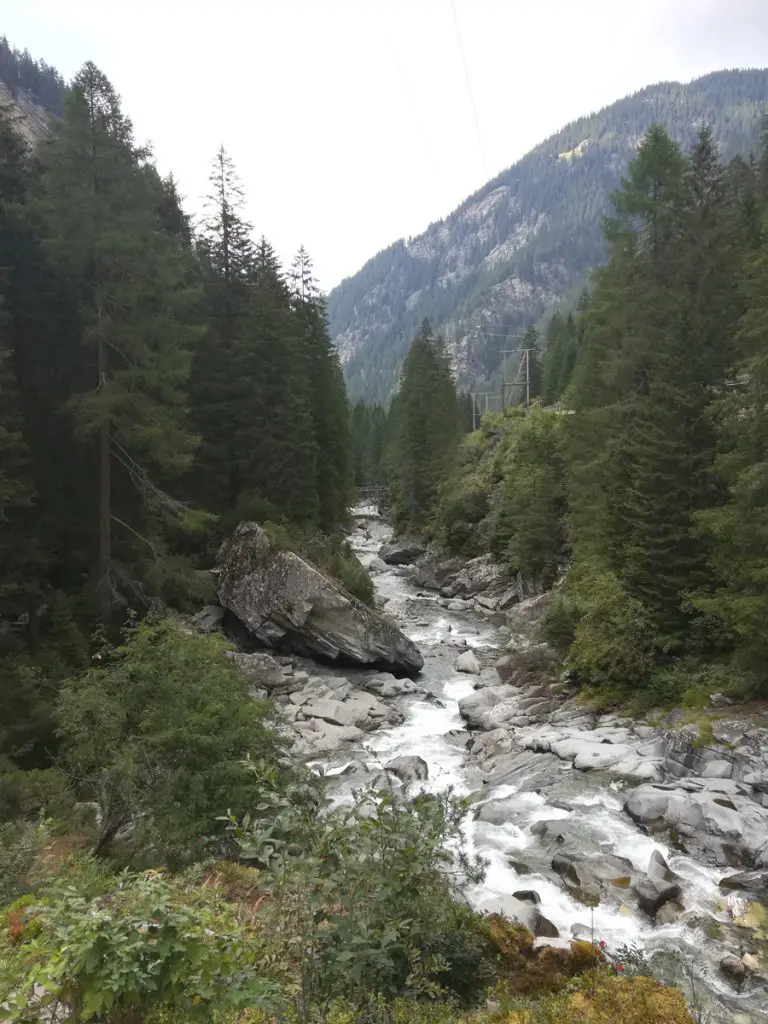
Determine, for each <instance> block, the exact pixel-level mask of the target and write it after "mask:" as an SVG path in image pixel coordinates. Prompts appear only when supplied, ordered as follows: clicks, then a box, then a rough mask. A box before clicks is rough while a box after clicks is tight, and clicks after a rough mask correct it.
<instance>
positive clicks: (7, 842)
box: [0, 822, 47, 959]
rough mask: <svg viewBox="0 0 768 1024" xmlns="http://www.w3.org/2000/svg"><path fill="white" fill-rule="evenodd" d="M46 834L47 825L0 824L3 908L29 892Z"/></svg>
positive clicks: (1, 902) (0, 882)
mask: <svg viewBox="0 0 768 1024" xmlns="http://www.w3.org/2000/svg"><path fill="white" fill-rule="evenodd" d="M46 834H47V832H46V829H45V825H44V824H39V825H32V824H30V823H28V822H24V823H22V824H17V825H12V824H6V825H0V907H3V906H5V905H6V904H8V903H12V902H13V901H14V900H16V899H18V898H19V896H22V895H23V894H24V893H27V892H29V890H30V886H31V883H32V878H31V875H32V873H33V870H34V863H35V859H36V857H37V855H38V853H39V851H40V847H41V845H42V843H43V842H44V840H45V837H46ZM0 959H2V958H1V957H0Z"/></svg>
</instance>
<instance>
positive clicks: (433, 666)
mask: <svg viewBox="0 0 768 1024" xmlns="http://www.w3.org/2000/svg"><path fill="white" fill-rule="evenodd" d="M364 526H365V529H366V530H367V532H368V534H369V535H368V536H365V534H364V533H362V532H361V531H356V532H355V533H354V534H353V536H352V537H351V540H352V543H353V546H354V548H355V550H356V553H357V555H358V557H359V558H360V560H361V561H362V562H363V564H364V565H367V564H368V563H370V561H371V560H372V559H373V558H375V557H376V553H377V551H378V549H379V547H380V545H381V544H382V543H383V542H384V541H385V540H386V539H387V537H388V531H387V530H386V527H385V525H384V524H383V523H380V522H377V521H376V520H373V519H372V520H368V521H366V522H365V524H364ZM374 581H375V586H376V592H377V595H378V596H379V597H380V598H381V599H385V600H386V601H387V604H386V612H387V613H388V614H389V615H391V616H393V617H394V618H395V619H396V620H398V622H399V624H400V625H401V627H402V628H403V630H404V631H405V632H406V633H407V634H408V635H409V636H410V637H411V638H412V639H413V640H414V641H415V642H416V643H417V644H418V645H419V647H420V648H421V650H422V653H423V655H424V670H423V673H422V674H421V676H420V677H419V682H420V684H421V685H422V686H423V687H424V689H425V690H427V691H428V692H429V693H430V695H431V696H433V697H436V698H438V700H439V702H440V703H439V704H438V703H436V702H434V701H426V700H423V699H413V700H412V701H411V702H410V703H409V704H408V706H407V709H406V718H405V721H404V722H403V724H402V725H399V726H395V727H389V728H385V729H381V730H379V731H378V732H376V733H374V734H373V735H372V736H371V737H370V738H369V740H368V741H367V743H366V747H367V749H368V751H369V752H370V762H371V763H372V764H373V763H375V762H381V763H386V762H387V761H388V760H390V759H391V758H393V757H397V756H398V755H401V754H417V755H419V756H420V757H422V758H424V760H425V761H426V762H427V764H428V765H429V779H428V780H427V781H426V782H424V783H421V784H420V785H422V786H423V787H424V788H425V789H427V790H429V791H433V792H435V791H439V790H442V789H445V788H446V787H448V786H452V787H453V788H454V789H455V791H456V792H457V793H459V794H462V795H474V798H475V799H476V800H477V802H478V805H480V804H481V803H482V801H483V798H484V794H479V793H478V791H479V790H480V789H481V779H480V776H479V773H478V771H477V769H475V768H473V765H472V762H471V760H470V759H469V758H468V755H467V751H466V746H465V744H466V740H467V739H468V738H469V734H468V733H466V732H465V731H464V723H463V721H462V719H461V717H460V715H459V710H458V701H459V700H461V698H462V697H466V696H467V695H468V694H470V693H472V692H473V681H474V677H471V676H466V675H462V674H460V673H457V672H456V671H455V670H454V668H453V663H454V661H455V658H456V655H457V650H456V648H457V647H462V648H464V647H465V646H467V645H468V646H471V647H473V648H475V649H477V650H485V651H486V652H493V651H494V650H500V649H501V648H503V647H505V646H506V644H507V642H508V639H509V638H508V635H507V634H505V633H504V632H503V631H502V630H501V628H500V626H499V625H498V624H495V623H493V622H491V621H489V620H488V619H485V618H482V617H481V616H479V615H475V614H473V613H468V612H458V613H454V612H449V611H446V610H445V609H444V608H443V607H442V606H441V604H440V603H439V602H438V599H437V595H434V594H428V593H424V592H421V591H418V590H417V589H416V587H415V586H414V585H413V583H412V581H411V580H410V578H409V573H408V570H403V569H396V568H395V569H389V570H388V571H387V572H382V573H379V574H377V575H376V576H375V577H374ZM541 757H542V758H545V757H546V755H541ZM532 761H533V762H534V766H533V767H532V768H531V774H532V776H534V777H533V778H531V779H528V780H526V776H525V774H523V775H522V776H521V777H520V778H519V779H516V780H515V783H514V785H508V786H503V787H496V788H494V790H493V791H492V794H489V796H492V798H493V799H498V798H500V797H504V798H514V797H516V799H514V800H513V801H512V803H511V805H509V806H510V813H509V815H508V817H507V819H506V820H505V821H504V822H503V824H491V823H489V822H484V821H475V820H469V821H468V822H467V826H466V829H467V840H468V844H469V846H470V849H471V850H473V851H474V852H476V853H479V854H481V855H482V856H483V857H484V858H486V860H487V861H488V862H489V863H488V869H487V874H486V878H485V881H484V883H483V884H482V885H481V886H478V887H476V888H475V889H474V890H473V891H471V892H470V893H469V896H470V898H471V900H472V902H473V903H474V904H475V905H476V906H478V907H479V908H483V909H503V905H504V899H505V897H509V896H510V895H511V894H512V893H514V892H515V891H517V890H521V889H534V890H535V891H536V892H537V893H538V894H539V896H540V898H541V906H540V908H539V909H540V910H541V912H542V913H543V914H544V915H545V916H546V917H547V918H548V919H549V920H550V921H551V922H552V923H553V924H555V925H556V926H557V928H558V929H559V931H560V935H561V937H564V938H570V937H577V936H582V937H585V936H586V937H589V936H590V935H594V937H595V939H604V940H605V941H606V942H607V944H608V946H609V948H612V949H616V948H618V947H620V946H622V945H632V944H637V945H638V946H640V947H642V949H643V950H644V951H645V953H646V955H647V956H651V957H652V958H653V965H654V969H655V970H656V971H658V972H659V973H660V974H661V975H662V976H664V977H665V978H666V979H668V980H674V981H677V982H678V983H680V984H682V985H683V987H684V988H685V989H686V990H687V992H688V994H689V996H690V995H691V981H692V980H693V985H694V989H695V993H696V994H698V997H699V998H701V999H703V1000H704V1005H705V1015H704V1016H703V1017H702V1020H706V1021H708V1022H710V1024H758V1022H762V1021H768V997H766V993H765V990H762V991H760V990H758V989H757V988H755V987H754V986H753V987H752V988H751V989H750V988H748V989H747V990H746V991H745V992H744V993H743V994H738V993H736V992H735V991H734V989H733V988H732V986H731V985H730V983H729V982H728V981H727V980H726V979H725V978H724V977H723V976H722V975H721V974H720V972H719V971H718V967H717V965H718V962H719V960H720V958H721V957H722V956H723V954H724V952H726V950H725V948H724V947H723V946H722V945H721V944H719V943H716V942H713V941H712V940H711V939H709V938H708V937H707V933H706V932H705V930H704V926H705V924H706V923H707V922H710V928H711V922H712V920H713V919H714V920H717V921H721V922H722V923H723V924H727V923H728V922H729V921H730V918H731V914H730V912H729V906H728V901H731V902H733V901H734V900H736V899H738V897H736V896H734V895H731V896H728V897H724V895H723V893H722V891H721V890H720V888H719V887H718V882H719V880H720V879H721V878H722V876H723V873H724V872H723V870H722V869H711V868H709V867H707V866H705V865H703V864H701V863H698V862H696V861H695V860H693V859H692V858H691V857H689V856H686V855H683V854H680V853H679V852H677V851H676V850H674V849H672V848H670V847H669V846H667V845H666V844H665V843H663V842H660V841H659V840H657V839H655V838H653V837H651V836H648V835H646V834H645V833H644V832H642V831H641V830H640V829H638V828H637V827H636V826H635V825H634V823H633V822H632V821H631V819H630V818H629V817H628V816H627V815H626V814H624V812H623V810H622V806H623V800H622V795H621V791H622V784H621V783H620V782H617V781H616V780H615V779H612V778H611V777H610V776H608V775H606V774H605V773H602V772H598V771H594V772H579V771H576V770H575V769H573V768H572V767H571V766H570V765H567V764H562V765H558V766H556V768H555V769H554V771H555V776H554V781H553V779H552V766H551V761H552V759H551V758H548V759H547V763H548V765H549V774H548V776H547V781H546V783H545V784H544V785H543V786H540V785H537V784H536V779H535V775H536V767H535V761H536V758H532ZM542 763H543V762H542ZM329 767H330V766H329ZM337 767H339V765H337ZM331 770H333V769H331ZM526 781H528V782H529V783H530V785H526ZM551 819H564V820H565V819H567V821H568V822H569V828H574V827H575V829H576V830H577V832H576V835H577V837H578V843H579V846H580V847H582V848H583V849H584V851H585V852H586V853H589V852H590V851H591V852H594V853H612V854H617V855H619V856H622V857H626V858H628V859H629V860H631V861H632V863H633V864H634V866H635V868H636V869H638V870H640V871H645V870H646V869H647V867H648V863H649V860H650V857H651V854H652V852H653V851H654V850H658V851H659V852H660V853H661V854H662V855H663V856H664V857H665V858H666V860H667V862H668V863H669V865H670V867H671V868H672V870H673V871H675V872H676V873H677V874H678V875H679V876H680V878H681V879H682V885H683V897H682V902H683V904H684V907H685V913H684V914H683V916H682V917H681V918H680V920H678V921H677V922H676V923H675V924H671V925H665V926H654V925H653V924H651V922H650V921H649V920H648V919H646V918H645V917H644V916H643V915H641V914H639V913H638V912H636V910H635V908H634V905H633V902H632V900H631V896H630V894H627V897H628V899H627V904H623V903H622V902H621V894H619V896H618V898H617V899H616V901H615V902H613V903H611V902H601V903H600V905H599V906H597V907H595V908H594V910H593V911H592V910H590V908H588V907H586V906H584V905H583V904H581V903H579V902H577V901H576V900H574V899H573V898H572V897H571V896H570V895H569V894H568V893H566V892H564V891H563V889H562V888H561V886H560V885H558V884H557V883H556V881H555V880H553V878H552V875H551V871H550V870H549V867H550V860H551V856H552V850H551V848H548V847H547V846H545V845H543V844H542V842H541V840H540V839H539V838H538V837H537V836H536V835H534V834H532V833H531V831H530V827H531V825H533V824H534V823H535V822H537V821H542V820H551ZM510 861H514V862H516V863H517V867H513V866H512V864H511V863H510ZM670 954H673V955H670Z"/></svg>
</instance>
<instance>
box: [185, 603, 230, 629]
mask: <svg viewBox="0 0 768 1024" xmlns="http://www.w3.org/2000/svg"><path fill="white" fill-rule="evenodd" d="M225 614H226V612H225V610H224V609H223V608H222V607H221V605H219V604H207V605H205V607H204V608H201V609H200V611H199V612H197V613H196V614H195V615H193V616H192V618H191V619H190V620H189V622H190V625H191V626H192V627H193V628H194V629H196V630H197V631H198V633H214V632H216V630H217V629H220V628H221V622H222V619H223V618H224V615H225Z"/></svg>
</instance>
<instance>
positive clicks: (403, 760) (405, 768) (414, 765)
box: [385, 754, 429, 783]
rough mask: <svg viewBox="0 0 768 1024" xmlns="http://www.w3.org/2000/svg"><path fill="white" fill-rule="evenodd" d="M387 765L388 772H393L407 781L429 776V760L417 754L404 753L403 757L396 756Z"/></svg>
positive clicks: (403, 780) (420, 779)
mask: <svg viewBox="0 0 768 1024" xmlns="http://www.w3.org/2000/svg"><path fill="white" fill-rule="evenodd" d="M385 767H386V769H387V771H388V772H392V774H393V775H396V776H397V778H398V779H400V780H401V781H402V782H405V783H409V782H416V781H423V780H424V779H426V778H428V776H429V766H428V764H427V762H426V761H425V760H424V758H423V757H419V756H418V755H416V754H404V755H403V756H402V757H396V758H394V759H393V760H392V761H389V762H388V764H386V765H385Z"/></svg>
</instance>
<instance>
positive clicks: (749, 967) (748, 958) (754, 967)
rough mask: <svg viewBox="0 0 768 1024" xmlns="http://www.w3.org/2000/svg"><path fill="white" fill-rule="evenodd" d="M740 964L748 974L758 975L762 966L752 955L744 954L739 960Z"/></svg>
mask: <svg viewBox="0 0 768 1024" xmlns="http://www.w3.org/2000/svg"><path fill="white" fill-rule="evenodd" d="M741 964H742V966H743V968H744V970H745V971H746V972H747V973H748V974H760V972H761V970H762V965H761V963H760V961H759V960H758V959H757V957H756V956H754V955H753V954H752V953H745V954H744V956H743V957H742V958H741Z"/></svg>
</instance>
